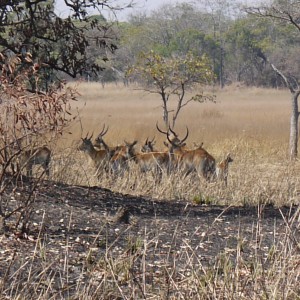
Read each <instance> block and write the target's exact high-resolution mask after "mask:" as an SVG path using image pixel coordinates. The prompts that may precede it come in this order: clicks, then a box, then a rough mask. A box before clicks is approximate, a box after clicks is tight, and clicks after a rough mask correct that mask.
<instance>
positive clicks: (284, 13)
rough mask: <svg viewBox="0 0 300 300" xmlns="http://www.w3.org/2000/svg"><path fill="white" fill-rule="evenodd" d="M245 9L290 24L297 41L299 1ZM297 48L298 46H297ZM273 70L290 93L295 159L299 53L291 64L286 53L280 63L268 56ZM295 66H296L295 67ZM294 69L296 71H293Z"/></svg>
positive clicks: (299, 81)
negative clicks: (295, 33) (288, 62)
mask: <svg viewBox="0 0 300 300" xmlns="http://www.w3.org/2000/svg"><path fill="white" fill-rule="evenodd" d="M246 11H247V12H248V13H250V14H253V15H255V16H257V17H261V18H264V19H266V18H271V19H272V20H274V21H276V22H278V25H279V26H280V27H282V26H283V27H285V26H286V25H287V24H288V25H290V26H292V27H293V28H294V30H295V31H296V32H297V33H298V34H297V37H295V41H297V42H298V43H299V41H300V39H299V34H300V23H299V19H300V2H299V1H295V0H277V1H274V3H273V4H272V5H270V6H260V7H249V8H247V9H246ZM298 49H299V48H298ZM268 61H269V62H270V64H271V67H272V68H273V70H274V71H275V72H276V74H278V76H279V77H280V78H281V79H282V80H283V82H284V84H285V85H286V87H287V88H288V89H289V90H290V93H291V104H292V105H291V118H290V142H289V143H290V157H291V159H295V158H296V157H297V154H298V135H299V114H300V112H299V108H298V106H299V105H298V97H299V95H300V77H299V71H300V60H299V55H297V56H293V59H292V65H293V67H291V64H287V63H286V62H287V61H288V53H287V52H285V55H284V56H283V57H282V61H281V63H279V64H278V65H275V63H274V62H273V61H272V60H271V59H270V58H269V59H268ZM295 66H296V67H295ZM294 71H296V72H294Z"/></svg>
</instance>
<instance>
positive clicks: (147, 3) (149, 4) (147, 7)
mask: <svg viewBox="0 0 300 300" xmlns="http://www.w3.org/2000/svg"><path fill="white" fill-rule="evenodd" d="M133 1H134V2H135V4H134V7H133V8H126V9H125V10H122V11H119V12H117V13H116V14H117V17H118V19H119V20H121V21H124V20H126V16H128V15H130V14H132V13H136V12H145V13H147V14H148V13H149V12H151V11H153V10H154V9H157V8H159V7H160V6H162V5H163V4H170V3H182V2H188V3H193V2H194V1H188V0H175V1H174V0H173V1H172V0H133ZM129 2H130V0H115V1H114V3H117V4H118V5H119V6H120V7H124V5H126V4H128V3H129ZM56 11H57V13H58V15H60V16H63V17H65V16H67V15H68V13H69V11H68V9H67V7H66V6H65V4H64V0H56ZM106 14H107V15H109V12H107V11H106Z"/></svg>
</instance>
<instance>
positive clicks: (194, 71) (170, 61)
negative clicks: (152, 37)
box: [128, 51, 214, 128]
mask: <svg viewBox="0 0 300 300" xmlns="http://www.w3.org/2000/svg"><path fill="white" fill-rule="evenodd" d="M128 75H129V76H135V78H136V79H138V80H140V81H141V82H143V83H144V89H145V90H146V91H148V92H150V93H155V94H158V95H160V97H161V100H162V108H163V120H164V123H165V125H166V127H167V128H168V126H171V127H172V128H174V126H175V123H176V119H177V117H178V115H179V113H180V111H181V110H182V108H183V107H185V106H186V105H188V104H189V103H190V102H191V101H198V102H203V101H205V100H207V99H208V100H214V98H213V97H212V96H208V95H204V93H201V94H197V95H194V96H192V97H191V98H188V99H186V92H187V90H188V89H189V88H191V87H192V86H193V85H195V84H209V83H211V82H212V81H213V79H214V75H213V71H212V69H211V63H210V61H209V60H208V58H207V57H206V56H202V57H199V56H194V55H192V54H191V53H188V54H187V55H185V56H183V57H173V58H164V57H162V56H161V55H159V54H157V53H155V52H153V51H151V52H149V53H142V54H141V55H140V58H139V61H138V62H137V63H136V65H135V66H134V67H133V68H131V69H130V70H129V71H128ZM171 97H175V98H177V102H176V103H177V104H176V108H175V109H172V108H171V104H170V101H169V100H170V98H171ZM170 113H173V114H172V121H171V122H170Z"/></svg>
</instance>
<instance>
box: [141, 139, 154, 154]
mask: <svg viewBox="0 0 300 300" xmlns="http://www.w3.org/2000/svg"><path fill="white" fill-rule="evenodd" d="M154 145H155V141H154V138H153V139H152V140H151V141H149V140H148V138H147V139H146V141H145V143H144V145H143V146H142V148H141V152H143V153H147V152H155V151H154Z"/></svg>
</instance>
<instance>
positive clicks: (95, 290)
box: [0, 84, 300, 300]
mask: <svg viewBox="0 0 300 300" xmlns="http://www.w3.org/2000/svg"><path fill="white" fill-rule="evenodd" d="M79 90H80V91H81V94H82V95H83V96H82V97H81V99H80V101H79V102H78V103H76V105H77V106H78V109H79V111H80V117H81V123H82V127H83V132H81V126H80V124H79V123H77V124H74V125H73V126H72V127H71V128H70V132H72V135H65V136H63V137H62V139H61V140H60V141H59V142H58V144H57V145H54V146H53V148H55V151H54V152H55V155H54V157H53V161H52V165H51V173H52V174H51V179H54V180H57V181H59V182H63V183H69V184H72V185H73V184H74V185H75V184H76V185H78V184H79V185H89V186H93V185H99V186H101V187H107V188H110V189H112V190H113V191H119V192H122V193H129V194H135V195H138V194H142V195H147V196H150V197H155V198H159V199H168V200H170V201H172V200H178V199H179V200H181V199H185V200H188V201H191V202H193V203H195V204H207V205H210V204H224V205H245V206H248V205H257V216H255V217H253V223H252V219H251V217H250V227H251V226H252V227H251V228H248V229H247V230H245V231H243V230H242V228H243V225H245V224H238V223H239V218H238V216H236V218H237V220H236V222H234V221H233V223H232V224H230V222H227V221H228V219H226V218H224V220H223V218H222V217H223V216H222V215H223V213H224V212H225V211H226V209H227V208H226V207H224V210H223V211H222V213H221V214H220V215H218V216H217V217H216V218H213V219H210V218H209V217H207V221H206V222H207V229H205V228H206V227H205V226H204V225H205V224H206V222H205V221H204V219H202V220H199V224H198V223H197V222H195V224H193V226H192V227H190V228H189V229H191V228H192V230H187V229H183V232H184V234H185V238H184V239H183V240H180V239H179V236H180V234H179V231H180V228H181V226H184V224H186V223H187V221H188V215H187V216H184V215H182V216H180V218H178V220H177V219H176V220H175V217H174V219H172V218H171V219H167V218H166V219H165V220H159V218H156V217H154V216H152V217H153V221H152V223H149V224H148V225H145V226H142V225H138V226H136V224H131V225H126V226H125V225H122V226H123V227H122V226H121V225H120V224H114V225H109V226H108V225H107V224H105V223H100V225H101V224H102V225H101V226H100V225H99V232H98V234H96V235H93V236H92V237H86V241H85V240H84V238H85V237H84V235H83V234H82V235H81V237H80V238H79V236H78V237H76V239H74V240H72V239H71V236H70V235H69V232H72V230H71V229H72V228H76V226H75V225H74V224H73V223H72V221H73V220H72V218H74V217H73V210H74V216H77V217H78V215H79V216H80V219H84V221H86V224H89V221H90V220H89V219H88V218H93V216H95V214H94V212H93V211H92V210H91V209H90V207H89V206H88V207H87V208H86V211H85V208H84V205H83V207H81V206H78V207H77V206H76V205H75V206H74V208H72V206H70V207H69V205H65V204H62V203H60V202H59V200H58V201H55V203H56V202H58V203H59V204H57V205H59V207H60V209H61V212H60V213H61V214H62V216H64V218H66V220H65V222H66V224H68V225H67V227H66V228H65V230H60V229H59V228H60V227H61V226H62V224H55V225H58V226H57V227H58V232H60V233H61V234H60V236H61V239H60V240H59V244H60V245H62V248H63V249H65V252H63V251H58V250H57V249H58V248H57V249H56V248H55V247H54V246H53V244H54V242H53V239H52V237H51V235H49V236H47V235H48V234H44V233H42V228H44V226H43V225H44V224H43V222H44V221H43V222H42V223H41V224H40V225H39V226H40V228H41V232H40V233H39V235H38V237H37V239H36V243H35V246H34V254H33V255H32V254H31V253H30V254H29V255H28V254H27V253H26V260H24V261H21V262H20V266H19V267H18V268H16V267H15V266H14V265H13V264H12V262H14V261H20V259H19V257H18V252H17V251H15V252H13V251H12V250H10V251H8V250H5V251H7V252H5V251H2V254H3V255H5V258H6V260H7V261H8V263H7V265H8V267H7V270H5V271H4V272H3V273H2V274H4V276H2V277H3V278H0V291H1V294H2V295H3V299H55V300H56V299H91V300H94V299H245V300H248V299H295V300H296V299H299V284H298V282H299V281H298V280H299V276H300V270H299V239H298V235H297V232H299V230H298V229H299V220H300V217H299V216H300V211H299V208H298V209H297V210H295V213H294V214H293V215H290V216H289V217H284V216H282V220H276V219H275V217H274V220H273V219H272V218H271V219H266V220H264V218H263V214H262V210H263V208H264V205H265V204H275V205H277V206H281V205H290V204H293V203H297V204H298V203H299V190H298V186H299V179H300V178H299V162H296V163H294V164H291V163H290V162H289V160H288V155H287V148H288V143H287V137H288V130H289V128H288V126H289V101H288V100H289V94H288V93H287V92H284V91H274V90H261V89H254V88H253V89H243V88H236V89H233V88H231V89H228V90H227V89H226V90H223V91H221V92H217V102H218V103H217V104H211V103H207V104H192V105H190V106H189V107H187V108H186V109H185V111H184V112H183V113H182V115H181V117H180V120H179V122H178V126H177V128H176V130H177V131H178V132H180V133H181V134H184V133H185V126H186V125H187V126H188V127H189V129H190V137H189V139H188V142H189V146H191V147H192V146H193V142H197V143H200V142H204V146H205V148H206V149H207V150H208V151H209V152H210V153H211V154H212V155H214V156H215V157H216V158H217V160H219V159H221V158H222V156H223V155H224V154H225V153H227V152H229V151H230V152H231V153H232V156H233V158H234V162H233V163H232V166H231V168H230V178H229V184H228V187H227V188H225V187H224V185H223V184H222V183H219V182H213V183H207V182H205V180H203V179H202V178H199V177H198V176H197V175H193V176H189V177H187V178H185V179H184V180H183V179H182V177H181V176H180V174H172V176H167V175H166V174H163V178H162V181H161V183H159V184H158V183H157V182H156V180H155V178H154V177H153V176H152V175H151V174H150V173H147V174H141V173H140V172H139V170H138V169H137V167H136V166H135V165H134V163H132V164H131V167H130V168H129V170H128V171H126V172H125V173H124V174H123V176H120V175H117V176H115V177H112V176H108V175H107V174H105V173H103V174H102V175H101V176H100V178H99V180H98V179H96V177H95V176H94V174H95V170H94V169H93V168H92V167H91V166H88V165H87V164H86V161H87V160H86V157H85V156H84V155H83V154H82V153H80V152H79V151H77V150H76V147H77V145H78V142H79V140H80V137H81V136H84V135H86V134H87V132H89V133H92V132H94V133H95V134H96V133H97V132H98V131H99V130H100V129H101V128H102V126H103V123H106V124H107V125H109V126H110V130H109V132H108V134H107V137H106V140H107V143H109V144H111V145H115V144H118V143H123V140H124V139H126V140H128V141H132V140H134V139H137V140H139V141H143V140H144V139H145V138H147V137H151V138H152V137H153V136H155V137H156V140H157V145H158V148H160V147H162V141H163V139H164V138H163V137H162V136H161V135H160V134H158V133H157V131H156V129H155V123H156V122H157V121H159V120H161V108H160V102H159V99H158V98H157V97H155V95H149V94H144V93H142V92H141V91H138V90H133V89H128V88H125V87H123V86H109V87H106V88H105V89H103V88H102V87H101V86H100V85H98V84H82V85H80V86H79ZM84 103H85V104H84ZM74 111H76V108H75V105H74ZM73 196H74V195H72V194H71V197H73ZM49 197H51V196H49ZM53 197H54V198H55V197H56V196H55V194H54V196H53ZM97 197H98V195H97ZM73 200H74V199H73ZM80 200H81V198H80ZM89 200H90V198H89V199H88V201H89ZM121 200H122V201H123V200H124V197H122V199H121ZM70 201H71V200H70ZM99 201H100V202H101V200H99ZM109 201H110V199H109ZM124 201H125V200H124ZM51 205H53V204H51ZM77 205H78V203H77ZM113 205H115V204H113ZM201 208H202V207H201ZM204 208H205V207H204ZM76 209H77V211H76ZM274 211H275V210H274ZM56 212H57V213H59V210H58V211H56V210H55V213H56ZM68 214H69V216H70V220H69V221H68V220H67V219H68V217H67V216H68ZM58 216H59V214H58ZM84 216H88V217H87V218H86V219H85V217H84ZM233 218H234V217H233ZM45 219H46V218H45ZM58 219H60V217H58ZM100 219H101V220H102V219H104V216H101V217H100ZM146 219H147V218H146ZM148 219H149V217H148ZM43 220H44V218H43ZM160 221H161V222H162V223H165V224H166V226H167V228H169V227H171V226H172V225H173V227H171V228H174V232H171V238H170V240H168V242H167V243H162V242H161V240H160V239H161V235H162V233H164V229H163V228H164V227H163V226H162V225H161V224H160ZM175 221H176V222H175ZM197 221H198V219H197ZM264 221H265V222H274V225H273V224H271V226H270V227H267V226H266V224H267V223H264ZM59 222H61V221H59ZM201 222H203V223H201ZM220 222H224V223H221V225H219V224H220ZM227 223H229V225H230V226H229V227H228V226H227V225H228V224H227ZM75 224H76V222H75ZM222 224H224V226H225V224H226V226H227V227H226V228H230V227H231V229H232V230H233V229H237V231H238V233H237V234H236V233H235V231H232V232H234V235H231V233H230V232H229V233H228V232H227V231H226V229H225V230H224V227H222ZM46 225H47V224H46ZM218 225H219V226H218ZM74 226H75V227H74ZM139 226H140V227H139ZM62 228H63V227H62ZM97 228H98V227H97ZM120 228H121V230H120ZM270 228H271V229H270ZM272 228H273V229H272ZM88 229H89V226H87V230H88ZM240 229H241V230H240ZM244 229H245V228H244ZM172 230H173V229H172ZM272 230H273V231H272ZM55 231H56V230H55ZM81 231H82V232H84V231H85V229H84V230H81ZM81 231H80V232H81ZM210 231H211V232H215V233H216V235H217V236H218V235H220V237H219V238H220V239H223V238H222V235H223V236H225V237H224V239H226V240H228V245H231V244H234V245H235V246H233V247H230V246H228V247H226V248H224V249H220V251H219V252H218V254H217V255H216V256H215V257H214V258H213V259H212V260H211V261H209V262H208V263H207V262H206V263H205V259H204V257H205V247H207V245H211V244H212V243H213V246H214V247H215V248H216V249H218V240H217V241H216V240H214V241H213V240H211V235H210ZM221 231H222V232H221ZM75 232H76V231H75ZM268 235H271V244H270V245H269V246H268V247H266V246H264V240H267V237H268ZM112 237H115V238H112ZM195 237H196V238H197V243H196V244H192V242H191V241H192V238H195ZM89 238H90V239H89ZM121 239H122V240H123V241H126V243H125V244H124V243H123V244H122V245H121V242H120V240H121ZM10 240H11V239H10V238H6V237H5V236H4V235H3V236H2V237H1V239H0V241H1V243H2V244H3V241H5V242H6V243H9V242H10ZM230 241H231V243H230ZM72 243H73V244H72ZM70 245H73V246H77V248H79V247H80V249H81V251H79V252H78V253H76V254H74V253H73V254H72V250H73V248H72V246H70ZM15 247H18V245H17V244H16V246H15ZM53 247H54V248H53ZM16 253H17V255H15V254H16ZM49 253H52V254H53V253H55V259H53V256H50V255H49ZM8 254H9V255H8ZM27 255H28V258H27ZM72 255H74V256H72ZM0 274H1V271H0ZM0 298H1V297H0ZM1 299H2V298H1Z"/></svg>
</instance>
